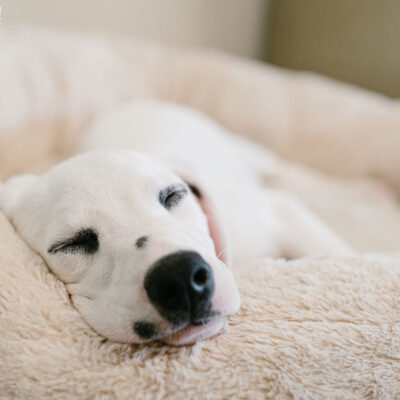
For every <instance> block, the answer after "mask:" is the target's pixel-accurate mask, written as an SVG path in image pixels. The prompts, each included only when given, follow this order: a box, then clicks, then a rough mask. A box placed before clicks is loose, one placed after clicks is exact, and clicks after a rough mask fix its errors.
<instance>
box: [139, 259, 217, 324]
mask: <svg viewBox="0 0 400 400" xmlns="http://www.w3.org/2000/svg"><path fill="white" fill-rule="evenodd" d="M144 286H145V289H146V292H147V295H148V297H149V299H150V302H151V303H152V304H153V306H154V307H155V308H156V309H157V311H158V312H159V314H160V315H161V316H162V317H163V318H165V319H166V320H167V321H169V322H172V323H173V324H174V325H179V324H183V323H191V324H194V325H200V324H203V323H205V322H207V320H208V319H209V318H210V316H211V297H212V294H213V292H214V277H213V273H212V270H211V268H210V266H209V265H208V264H207V263H206V261H205V260H204V259H203V257H201V255H200V254H198V253H196V252H192V251H179V252H176V253H172V254H169V255H167V256H165V257H163V258H161V259H159V260H158V261H156V262H155V263H154V265H153V266H152V267H151V268H150V270H149V272H148V273H147V275H146V277H145V281H144Z"/></svg>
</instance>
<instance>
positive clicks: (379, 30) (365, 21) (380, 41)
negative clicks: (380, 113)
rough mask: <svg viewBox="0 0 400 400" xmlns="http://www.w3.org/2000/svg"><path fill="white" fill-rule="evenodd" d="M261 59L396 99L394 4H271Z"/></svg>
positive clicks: (338, 0) (399, 33) (342, 0)
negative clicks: (267, 43)
mask: <svg viewBox="0 0 400 400" xmlns="http://www.w3.org/2000/svg"><path fill="white" fill-rule="evenodd" d="M271 13H272V25H271V30H270V42H269V48H268V50H267V51H266V54H265V59H267V60H268V61H270V62H273V63H276V64H278V65H281V66H284V67H289V68H295V69H305V70H310V71H317V72H319V73H322V74H325V75H328V76H331V77H334V78H337V79H340V80H344V81H347V82H353V83H355V84H357V85H360V86H363V87H366V88H369V89H372V90H376V91H379V92H382V93H385V94H388V95H391V96H396V97H400V43H399V41H400V1H399V0H330V1H321V0H274V1H273V3H272V10H271Z"/></svg>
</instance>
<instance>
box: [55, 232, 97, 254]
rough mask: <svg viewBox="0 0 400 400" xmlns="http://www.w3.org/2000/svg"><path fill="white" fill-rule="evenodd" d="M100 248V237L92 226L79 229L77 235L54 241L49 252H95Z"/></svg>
mask: <svg viewBox="0 0 400 400" xmlns="http://www.w3.org/2000/svg"><path fill="white" fill-rule="evenodd" d="M98 249H99V238H98V235H97V233H96V232H95V231H94V230H93V229H91V228H85V229H81V230H79V231H78V232H77V233H76V234H75V236H73V237H71V238H69V239H65V240H61V241H59V242H55V243H53V244H52V245H51V246H50V248H49V249H48V252H49V253H50V254H55V253H58V252H59V251H61V252H64V253H78V252H82V253H85V254H94V253H96V252H97V250H98Z"/></svg>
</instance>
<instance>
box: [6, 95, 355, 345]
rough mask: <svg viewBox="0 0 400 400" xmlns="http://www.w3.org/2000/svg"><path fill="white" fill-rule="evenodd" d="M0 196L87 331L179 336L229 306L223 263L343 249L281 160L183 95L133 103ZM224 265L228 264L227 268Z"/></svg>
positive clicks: (218, 318) (232, 299) (215, 325)
mask: <svg viewBox="0 0 400 400" xmlns="http://www.w3.org/2000/svg"><path fill="white" fill-rule="evenodd" d="M79 153H80V154H78V155H76V156H74V157H72V158H70V159H68V160H66V161H64V162H62V163H60V164H58V165H56V166H55V167H53V168H52V169H50V170H49V171H48V172H47V173H45V174H44V175H42V176H35V175H21V176H17V177H13V178H11V179H10V180H9V181H7V182H6V183H5V184H4V185H3V186H2V187H1V190H0V207H1V208H2V209H3V210H4V212H5V213H6V215H7V216H8V217H9V219H10V220H11V221H12V222H13V224H14V225H15V227H16V228H17V230H18V231H19V233H20V234H21V235H22V237H23V238H24V239H25V240H26V241H27V242H28V243H29V245H30V246H31V247H33V248H34V249H35V250H36V251H37V252H38V253H39V254H40V255H41V256H42V257H43V258H44V259H45V260H46V262H47V264H48V265H49V267H50V269H51V270H52V271H53V272H54V274H55V275H56V276H58V277H59V278H60V279H61V280H62V281H63V282H64V283H65V284H66V287H67V290H68V292H69V293H70V295H71V299H72V301H73V304H74V306H75V307H76V308H77V310H78V311H79V312H80V313H81V315H82V316H83V317H84V319H85V320H86V321H87V323H88V324H89V325H90V326H91V327H92V328H93V329H94V330H96V331H97V332H98V333H100V334H101V335H103V336H105V337H106V338H109V339H111V340H115V341H118V342H128V343H140V342H146V341H152V340H163V341H165V342H167V343H170V344H176V345H181V344H187V343H193V342H196V341H198V340H204V339H206V338H209V337H211V336H214V335H216V334H217V333H219V332H220V331H221V330H222V329H223V328H224V327H225V325H226V322H227V316H229V315H230V314H232V313H235V312H236V311H237V310H238V308H239V305H240V298H239V293H238V290H237V287H236V284H235V281H234V278H233V276H232V273H231V271H230V269H229V268H230V267H232V266H238V265H243V264H244V263H245V262H248V261H249V260H251V259H254V258H257V257H262V256H271V257H286V258H294V257H302V256H307V255H318V254H331V253H342V254H343V253H348V252H351V249H350V248H349V247H348V245H347V244H346V243H344V242H343V240H342V239H341V238H340V237H339V236H337V235H336V234H335V232H333V231H332V230H331V229H330V228H329V227H328V226H327V225H326V224H325V223H324V222H323V221H321V220H320V219H319V218H318V217H317V216H316V215H314V214H313V213H312V212H311V211H310V210H308V209H307V208H306V207H305V206H303V205H302V204H301V203H300V202H299V201H297V200H296V199H295V198H293V197H291V196H290V195H288V194H287V193H286V192H285V191H282V190H280V189H279V187H274V185H273V184H272V185H269V186H266V185H265V182H266V181H269V182H279V179H280V178H281V177H282V176H283V174H285V173H286V172H285V171H287V170H288V168H290V165H289V164H287V163H285V162H283V161H282V160H280V159H279V158H278V157H276V156H274V155H273V154H271V153H270V152H268V151H267V150H266V149H263V148H260V147H258V146H256V145H255V144H253V143H251V142H248V141H246V140H245V139H243V138H240V137H238V136H235V135H234V134H232V133H228V132H226V131H224V129H223V128H222V127H221V126H219V125H217V124H216V123H214V122H213V121H211V120H210V119H208V118H206V117H205V116H203V115H201V114H199V113H197V112H195V111H193V110H190V109H187V108H184V107H182V106H178V105H173V104H168V103H162V102H156V101H137V102H134V103H131V104H129V105H126V106H124V107H122V108H120V109H119V110H117V111H115V112H114V113H112V114H111V115H109V116H105V117H103V118H102V119H100V120H99V121H97V122H96V123H95V125H94V126H93V127H92V129H91V130H90V131H89V132H88V133H87V135H85V137H84V140H83V143H82V144H81V148H80V151H79ZM228 267H229V268H228Z"/></svg>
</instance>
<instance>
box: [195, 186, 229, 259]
mask: <svg viewBox="0 0 400 400" xmlns="http://www.w3.org/2000/svg"><path fill="white" fill-rule="evenodd" d="M196 198H197V200H198V202H199V204H200V207H201V209H202V210H203V212H204V214H205V215H206V217H207V221H208V229H209V231H210V236H211V238H212V240H213V241H214V246H215V252H216V254H217V257H218V258H219V259H220V260H221V261H222V262H224V263H226V262H227V254H226V242H225V240H224V235H223V234H222V232H221V230H220V228H219V226H218V223H217V221H216V218H215V211H214V207H213V206H212V203H211V202H210V200H209V199H208V198H207V197H205V196H204V193H202V194H201V195H200V196H196Z"/></svg>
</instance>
